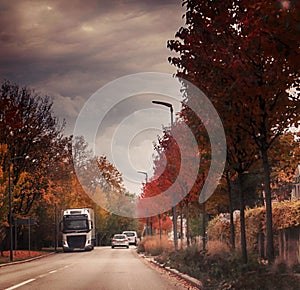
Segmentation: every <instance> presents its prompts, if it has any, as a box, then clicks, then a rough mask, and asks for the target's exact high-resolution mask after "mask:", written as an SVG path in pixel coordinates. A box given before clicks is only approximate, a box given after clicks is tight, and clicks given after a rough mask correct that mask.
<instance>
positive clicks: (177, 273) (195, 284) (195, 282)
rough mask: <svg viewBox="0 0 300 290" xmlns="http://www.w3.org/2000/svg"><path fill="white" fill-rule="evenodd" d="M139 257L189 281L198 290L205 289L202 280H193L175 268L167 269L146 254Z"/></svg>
mask: <svg viewBox="0 0 300 290" xmlns="http://www.w3.org/2000/svg"><path fill="white" fill-rule="evenodd" d="M139 256H140V257H142V258H143V259H145V260H147V261H148V262H149V263H152V264H154V265H156V266H158V267H160V268H162V269H165V270H166V271H168V272H169V273H172V274H174V275H176V276H177V277H179V278H181V279H183V280H185V281H187V282H188V283H190V284H191V285H192V286H194V287H196V288H198V289H201V290H202V289H204V288H203V284H202V282H201V281H200V280H198V279H196V278H193V277H191V276H189V275H186V274H183V273H181V272H179V271H178V270H176V269H173V268H170V267H166V266H164V265H162V264H160V263H158V262H156V261H155V260H154V258H150V257H147V256H145V255H144V254H139Z"/></svg>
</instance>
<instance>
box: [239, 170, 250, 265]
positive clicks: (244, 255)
mask: <svg viewBox="0 0 300 290" xmlns="http://www.w3.org/2000/svg"><path fill="white" fill-rule="evenodd" d="M238 182H239V192H240V194H239V196H240V227H241V249H242V261H243V264H247V263H248V254H247V240H246V225H245V201H244V186H243V176H242V174H240V173H239V174H238Z"/></svg>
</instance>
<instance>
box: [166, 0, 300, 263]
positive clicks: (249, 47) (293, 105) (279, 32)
mask: <svg viewBox="0 0 300 290" xmlns="http://www.w3.org/2000/svg"><path fill="white" fill-rule="evenodd" d="M183 4H184V5H185V6H186V14H185V16H186V25H187V27H185V28H180V29H179V31H178V32H177V34H176V37H177V38H178V39H177V40H172V41H169V42H168V47H169V48H170V49H171V50H175V52H177V53H179V54H180V56H179V57H170V59H169V60H170V62H171V63H172V64H173V65H175V66H176V67H177V68H178V71H177V76H179V77H183V78H187V79H188V80H189V81H191V82H192V83H193V84H194V85H196V86H198V87H199V88H201V89H202V90H203V91H204V93H205V94H206V95H207V96H208V97H209V98H210V99H211V100H212V102H213V104H214V105H215V107H216V108H217V110H218V112H219V113H220V114H221V118H222V120H223V121H224V120H226V119H227V118H228V116H229V115H230V114H228V113H227V114H224V115H222V113H224V111H225V108H226V109H227V110H228V109H230V111H231V114H232V115H233V116H234V118H235V120H234V122H233V123H232V122H226V121H225V124H224V125H225V130H226V129H227V131H228V126H232V125H234V127H235V128H238V130H239V131H240V132H242V133H241V134H242V135H241V136H242V137H246V138H248V137H250V138H251V139H252V140H253V142H252V143H254V144H255V147H256V149H257V151H258V152H259V157H260V158H262V160H263V166H264V173H265V182H264V184H265V193H266V211H267V214H266V218H267V256H268V260H269V262H270V263H272V261H273V260H274V245H273V232H272V203H271V199H272V196H271V188H270V166H269V156H268V153H269V149H270V147H271V146H272V144H273V142H274V141H275V140H276V139H277V138H278V137H279V136H280V135H282V134H283V133H284V132H285V131H286V130H287V128H288V127H289V126H292V125H296V126H297V125H298V123H299V116H300V114H299V103H300V102H299V88H298V86H299V68H300V62H299V49H300V48H299V28H298V23H299V13H300V12H299V11H300V9H299V3H298V2H296V1H293V2H291V1H290V2H289V7H288V9H286V7H283V6H281V5H280V2H279V1H278V2H276V1H246V0H242V1H237V2H232V1H204V0H195V1H184V2H183ZM291 88H294V94H293V95H292V94H291V93H290V92H289V90H291ZM189 101H192V96H188V102H189ZM188 102H187V105H188ZM227 120H228V119H227ZM226 126H227V127H226ZM233 131H234V133H235V130H233ZM226 133H227V132H226ZM247 136H248V137H247Z"/></svg>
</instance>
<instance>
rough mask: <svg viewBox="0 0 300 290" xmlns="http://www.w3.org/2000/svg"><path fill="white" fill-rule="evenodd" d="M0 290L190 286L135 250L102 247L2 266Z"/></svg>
mask: <svg viewBox="0 0 300 290" xmlns="http://www.w3.org/2000/svg"><path fill="white" fill-rule="evenodd" d="M0 289H1V290H2V289H7V290H13V289H20V290H21V289H22V290H25V289H39V290H44V289H51V290H52V289H53V290H54V289H55V290H59V289H64V290H66V289H72V290H73V289H100V290H127V289H131V290H152V289H153V290H179V289H188V286H185V285H184V284H183V282H181V281H179V280H178V279H176V278H175V277H173V276H171V275H169V274H167V273H166V272H165V271H159V270H158V269H155V267H154V266H151V265H150V264H149V263H148V262H146V261H144V260H143V259H142V258H140V257H139V256H138V255H137V253H136V249H135V248H134V247H130V248H129V249H126V248H116V249H111V248H110V247H101V248H95V249H94V250H93V251H91V252H75V253H58V254H53V255H50V256H47V257H44V258H41V259H37V260H33V261H30V262H26V263H21V264H15V265H9V266H6V267H1V268H0Z"/></svg>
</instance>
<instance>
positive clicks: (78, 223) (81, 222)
mask: <svg viewBox="0 0 300 290" xmlns="http://www.w3.org/2000/svg"><path fill="white" fill-rule="evenodd" d="M63 230H64V232H66V231H67V232H68V231H89V223H88V220H87V218H82V217H81V218H75V217H70V218H64V223H63Z"/></svg>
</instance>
